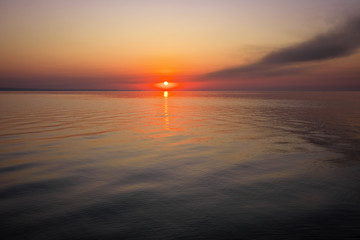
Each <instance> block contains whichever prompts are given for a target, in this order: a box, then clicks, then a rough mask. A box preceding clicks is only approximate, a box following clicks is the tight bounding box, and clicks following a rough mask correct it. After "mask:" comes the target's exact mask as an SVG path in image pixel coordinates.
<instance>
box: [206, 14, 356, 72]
mask: <svg viewBox="0 0 360 240" xmlns="http://www.w3.org/2000/svg"><path fill="white" fill-rule="evenodd" d="M358 47H360V17H357V18H352V19H350V20H348V21H347V22H346V23H345V24H343V25H342V26H340V27H339V28H335V29H332V30H330V31H328V32H326V33H323V34H319V35H317V36H315V37H313V38H311V39H309V40H307V41H304V42H302V43H299V44H296V45H293V46H288V47H285V48H281V49H278V50H275V51H273V52H271V53H269V54H267V55H266V56H264V57H263V58H262V59H260V60H259V61H258V62H255V63H253V64H249V65H245V66H239V67H232V68H226V69H223V70H219V71H215V72H211V73H208V74H206V75H205V78H208V77H238V76H243V75H246V76H249V75H252V74H257V75H261V74H262V75H266V74H267V73H272V74H273V75H274V74H280V75H282V74H284V73H286V72H288V71H290V72H291V71H293V70H294V71H296V70H301V68H293V69H287V68H284V66H289V65H290V64H294V63H304V62H315V61H324V60H329V59H335V58H340V57H346V56H349V55H352V54H354V53H355V52H356V50H357V48H358Z"/></svg>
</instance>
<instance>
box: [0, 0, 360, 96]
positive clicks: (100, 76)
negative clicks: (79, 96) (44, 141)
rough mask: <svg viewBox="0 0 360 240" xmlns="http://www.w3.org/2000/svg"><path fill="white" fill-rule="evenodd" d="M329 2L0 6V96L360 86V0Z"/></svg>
mask: <svg viewBox="0 0 360 240" xmlns="http://www.w3.org/2000/svg"><path fill="white" fill-rule="evenodd" d="M329 1H330V2H329ZM329 1H328V0H319V1H316V4H315V3H312V2H311V1H295V0H289V1H282V0H281V1H271V3H269V1H267V0H260V1H232V0H224V1H215V0H199V1H195V2H193V1H165V0H149V1H141V0H134V1H98V0H94V1H90V3H88V4H85V3H84V2H83V1H67V0H65V1H37V0H36V1H35V0H29V1H25V0H18V1H2V2H1V3H0V33H1V36H2V41H1V44H0V51H1V52H2V54H1V55H0V89H53V90H56V89H60V90H66V89H68V90H69V89H83V90H86V89H92V90H154V89H158V90H164V89H169V90H170V89H171V90H280V89H281V90H286V89H292V90H294V89H299V90H307V89H308V90H321V89H324V90H329V89H330V90H341V89H351V90H354V89H360V81H359V77H360V72H359V67H360V66H359V62H360V52H359V51H357V49H358V47H359V45H360V40H359V37H358V35H359V34H358V32H359V31H360V29H359V28H360V27H359V25H360V24H358V23H359V21H360V20H359V17H358V16H359V12H360V2H359V1H352V0H349V1H340V0H329ZM282 13H286V14H282ZM329 19H331V20H329ZM334 19H335V20H334ZM317 39H321V42H320V41H318V40H317ZM154 79H157V80H154ZM165 79H166V80H165ZM158 81H161V83H160V84H157V83H156V82H158ZM164 81H166V82H168V84H166V83H165V82H164Z"/></svg>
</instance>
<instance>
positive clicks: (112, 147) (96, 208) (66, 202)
mask: <svg viewBox="0 0 360 240" xmlns="http://www.w3.org/2000/svg"><path fill="white" fill-rule="evenodd" d="M0 114H1V115H0V159H1V161H0V219H1V225H0V228H1V236H5V238H4V239H357V237H359V236H360V92H326V93H321V92H279V93H275V92H271V93H266V92H265V93H261V92H250V93H245V92H168V93H164V92H3V93H1V94H0Z"/></svg>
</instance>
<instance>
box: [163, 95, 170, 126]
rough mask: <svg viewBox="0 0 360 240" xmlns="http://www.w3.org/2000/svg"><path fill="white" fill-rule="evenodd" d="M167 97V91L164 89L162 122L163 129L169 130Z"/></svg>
mask: <svg viewBox="0 0 360 240" xmlns="http://www.w3.org/2000/svg"><path fill="white" fill-rule="evenodd" d="M168 97H169V92H168V91H164V121H165V122H164V123H165V129H166V130H169V129H170V126H169V124H170V118H169V111H168V110H169V103H168Z"/></svg>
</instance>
